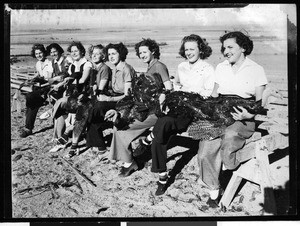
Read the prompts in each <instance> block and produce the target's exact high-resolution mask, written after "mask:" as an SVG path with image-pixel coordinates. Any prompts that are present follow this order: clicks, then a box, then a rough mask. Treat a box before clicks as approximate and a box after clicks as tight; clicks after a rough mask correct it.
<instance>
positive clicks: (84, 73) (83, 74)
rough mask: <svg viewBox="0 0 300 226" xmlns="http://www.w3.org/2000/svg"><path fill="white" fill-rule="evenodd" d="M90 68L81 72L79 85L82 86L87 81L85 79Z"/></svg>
mask: <svg viewBox="0 0 300 226" xmlns="http://www.w3.org/2000/svg"><path fill="white" fill-rule="evenodd" d="M91 69H92V68H91V67H86V68H85V69H84V70H83V72H82V76H81V78H80V79H79V84H82V83H85V81H86V80H87V78H88V77H89V75H90V72H91Z"/></svg>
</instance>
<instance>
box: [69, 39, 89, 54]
mask: <svg viewBox="0 0 300 226" xmlns="http://www.w3.org/2000/svg"><path fill="white" fill-rule="evenodd" d="M73 46H76V47H77V49H78V50H79V51H80V53H81V54H82V56H85V48H84V46H83V45H82V43H81V42H75V41H73V42H72V43H71V44H70V45H69V47H68V49H67V51H68V52H71V48H72V47H73Z"/></svg>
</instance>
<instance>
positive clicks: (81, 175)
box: [59, 156, 97, 187]
mask: <svg viewBox="0 0 300 226" xmlns="http://www.w3.org/2000/svg"><path fill="white" fill-rule="evenodd" d="M59 158H60V159H61V160H63V161H64V162H65V163H67V164H68V166H70V167H71V168H72V170H73V171H74V172H75V173H76V174H77V175H79V176H80V177H81V178H83V179H84V180H85V181H86V182H87V183H89V184H90V185H92V186H93V187H97V185H96V184H94V183H93V182H92V181H91V180H90V179H89V178H87V176H85V175H84V174H83V173H82V172H80V171H79V170H78V169H77V168H75V167H74V166H73V165H72V164H71V163H70V162H69V161H68V160H66V159H65V158H63V157H60V156H59Z"/></svg>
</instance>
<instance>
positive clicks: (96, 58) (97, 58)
mask: <svg viewBox="0 0 300 226" xmlns="http://www.w3.org/2000/svg"><path fill="white" fill-rule="evenodd" d="M103 60H104V53H103V49H99V48H94V49H93V52H92V61H93V62H94V63H95V64H98V63H100V62H103Z"/></svg>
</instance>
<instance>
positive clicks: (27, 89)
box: [10, 83, 32, 92]
mask: <svg viewBox="0 0 300 226" xmlns="http://www.w3.org/2000/svg"><path fill="white" fill-rule="evenodd" d="M10 87H11V88H14V89H20V85H18V84H14V83H10ZM21 90H22V91H25V92H32V88H30V87H27V86H23V87H22V88H21Z"/></svg>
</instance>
